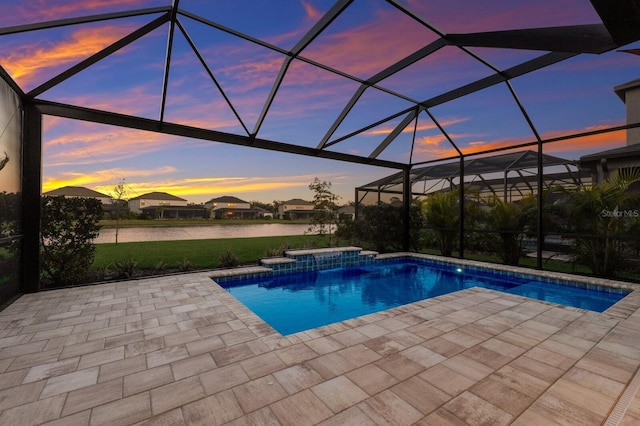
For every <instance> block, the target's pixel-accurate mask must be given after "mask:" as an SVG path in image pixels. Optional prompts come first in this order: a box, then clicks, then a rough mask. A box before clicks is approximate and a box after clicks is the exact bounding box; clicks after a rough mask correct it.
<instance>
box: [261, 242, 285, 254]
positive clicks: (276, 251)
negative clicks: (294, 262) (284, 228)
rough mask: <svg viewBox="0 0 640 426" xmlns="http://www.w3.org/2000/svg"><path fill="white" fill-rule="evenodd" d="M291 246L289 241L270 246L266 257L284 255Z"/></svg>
mask: <svg viewBox="0 0 640 426" xmlns="http://www.w3.org/2000/svg"><path fill="white" fill-rule="evenodd" d="M290 248H291V246H290V245H289V244H287V243H284V244H281V245H280V247H277V248H270V249H268V250H267V252H266V253H265V257H280V256H284V252H285V251H287V250H289V249H290Z"/></svg>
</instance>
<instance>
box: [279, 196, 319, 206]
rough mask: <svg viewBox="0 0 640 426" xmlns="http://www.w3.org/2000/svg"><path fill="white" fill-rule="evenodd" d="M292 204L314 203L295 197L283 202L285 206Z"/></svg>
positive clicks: (306, 204)
mask: <svg viewBox="0 0 640 426" xmlns="http://www.w3.org/2000/svg"><path fill="white" fill-rule="evenodd" d="M292 204H295V205H303V206H308V205H310V204H313V203H312V202H310V201H305V200H301V199H300V198H294V199H292V200H289V201H285V202H283V203H282V205H283V206H284V205H292Z"/></svg>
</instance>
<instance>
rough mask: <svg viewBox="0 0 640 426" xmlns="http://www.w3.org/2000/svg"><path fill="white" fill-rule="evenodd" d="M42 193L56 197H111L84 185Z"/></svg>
mask: <svg viewBox="0 0 640 426" xmlns="http://www.w3.org/2000/svg"><path fill="white" fill-rule="evenodd" d="M42 195H45V196H54V197H59V196H65V197H85V198H111V197H110V196H109V195H106V194H103V193H102V192H98V191H94V190H93V189H89V188H84V187H82V186H64V187H62V188H58V189H54V190H52V191H47V192H45V193H43V194H42Z"/></svg>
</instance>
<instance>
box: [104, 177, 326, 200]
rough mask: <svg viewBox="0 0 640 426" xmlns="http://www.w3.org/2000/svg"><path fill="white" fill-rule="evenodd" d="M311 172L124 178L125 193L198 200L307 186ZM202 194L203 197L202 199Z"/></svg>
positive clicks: (109, 186) (106, 188)
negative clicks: (211, 176) (277, 174)
mask: <svg viewBox="0 0 640 426" xmlns="http://www.w3.org/2000/svg"><path fill="white" fill-rule="evenodd" d="M311 180H313V177H311V176H276V177H216V178H208V177H202V178H199V177H196V178H184V179H171V180H156V181H136V182H134V181H127V182H126V187H127V197H128V198H130V197H135V196H138V195H142V194H145V193H148V192H155V191H158V192H168V193H170V194H173V195H177V196H180V197H185V198H188V199H189V200H190V201H196V200H199V201H201V202H203V201H206V199H208V198H210V197H212V196H216V195H229V194H235V195H240V196H242V194H251V193H254V192H255V193H276V192H277V191H278V190H284V189H291V188H300V189H307V188H308V185H309V184H308V182H310V181H311ZM93 188H94V189H95V190H96V191H100V192H108V191H111V190H113V185H110V184H106V185H94V186H93ZM205 198H206V199H205Z"/></svg>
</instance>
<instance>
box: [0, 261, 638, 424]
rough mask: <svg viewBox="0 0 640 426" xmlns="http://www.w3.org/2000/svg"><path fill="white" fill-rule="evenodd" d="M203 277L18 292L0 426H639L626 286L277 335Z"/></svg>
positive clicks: (4, 333)
mask: <svg viewBox="0 0 640 426" xmlns="http://www.w3.org/2000/svg"><path fill="white" fill-rule="evenodd" d="M241 270H244V271H251V268H245V269H241ZM211 275H212V274H211V273H194V274H184V275H176V276H170V277H162V278H148V279H140V280H132V281H125V282H118V283H109V284H99V285H93V286H85V287H76V288H69V289H60V290H53V291H47V292H41V293H36V294H28V295H24V296H22V297H20V298H19V299H18V300H17V301H15V302H14V303H12V304H11V305H10V306H8V307H7V308H6V309H5V310H3V311H2V312H0V424H2V425H5V424H6V425H29V424H33V425H35V424H50V425H98V424H109V425H118V424H122V425H126V424H157V425H181V424H189V425H190V424H202V425H218V424H227V423H228V424H233V425H256V424H274V425H278V424H281V425H296V426H298V425H305V424H308V425H312V424H324V425H337V424H349V425H358V424H362V425H366V424H390V425H409V424H420V425H501V424H504V425H506V424H516V425H527V426H528V425H556V424H560V425H591V424H593V425H600V424H606V425H611V426H613V425H631V424H640V391H639V388H640V373H639V372H638V369H639V367H640V289H638V290H634V291H633V292H632V293H631V294H629V295H628V296H627V297H625V298H624V299H623V300H621V301H620V302H618V303H617V304H616V305H614V306H613V307H612V308H610V309H608V310H607V311H606V312H604V313H602V314H600V313H594V312H589V311H584V310H580V309H575V308H568V307H563V306H559V305H554V304H550V303H546V302H540V301H536V300H532V299H527V298H523V297H519V296H513V295H509V294H505V293H500V292H496V291H492V290H485V289H479V288H473V289H470V290H464V291H460V292H456V293H452V294H449V295H445V296H440V297H437V298H433V299H428V300H423V301H420V302H416V303H413V304H410V305H405V306H401V307H399V308H395V309H391V310H388V311H383V312H379V313H375V314H370V315H366V316H364V317H359V318H356V319H352V320H348V321H344V322H342V323H338V324H333V325H329V326H325V327H321V328H318V329H313V330H309V331H306V332H301V333H297V334H294V335H291V336H287V337H282V336H281V335H279V334H278V333H276V332H275V331H274V330H273V329H272V328H271V327H270V326H268V325H267V324H265V323H264V322H263V321H261V320H260V319H259V318H258V317H256V316H255V315H254V314H253V313H252V312H251V311H249V310H248V309H247V308H245V307H244V306H243V305H242V304H241V303H239V302H238V301H237V300H235V299H234V298H233V297H232V296H231V295H230V294H228V293H227V292H226V291H225V290H224V289H222V288H221V287H219V286H218V285H217V284H215V283H214V282H213V281H212V280H211V278H210V276H211Z"/></svg>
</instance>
